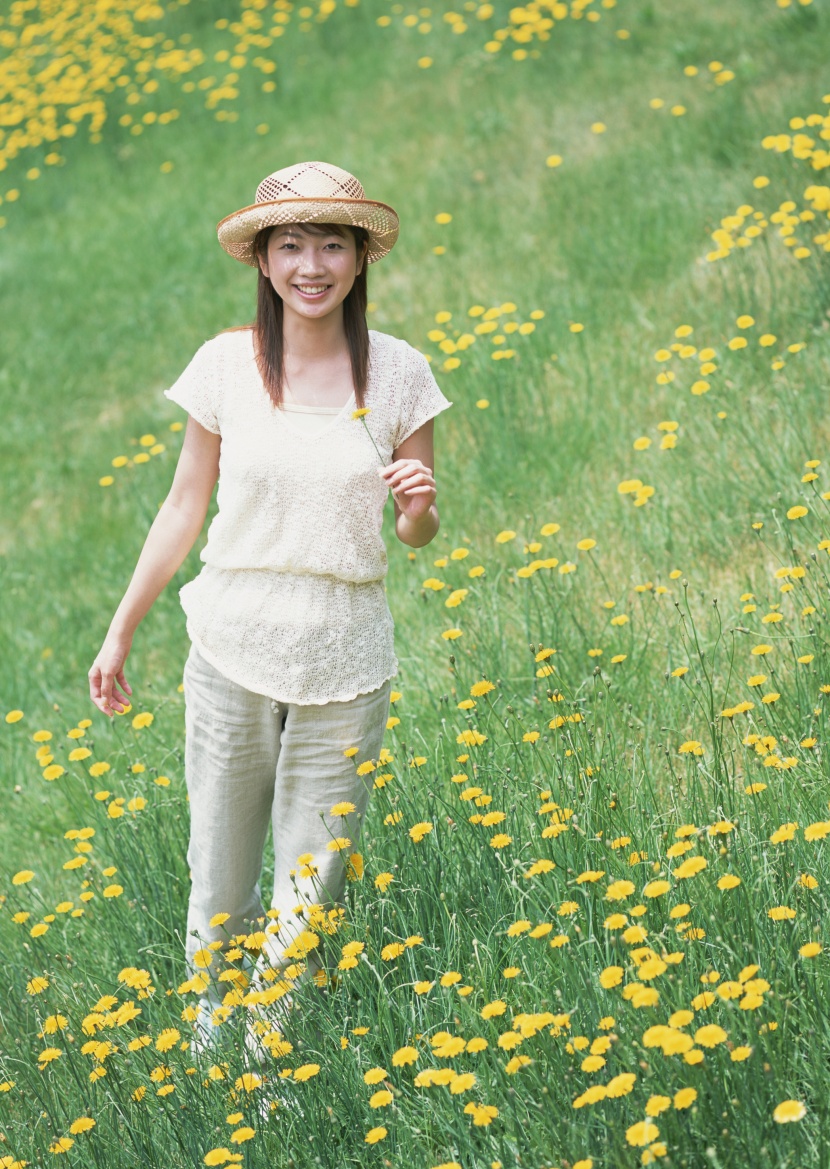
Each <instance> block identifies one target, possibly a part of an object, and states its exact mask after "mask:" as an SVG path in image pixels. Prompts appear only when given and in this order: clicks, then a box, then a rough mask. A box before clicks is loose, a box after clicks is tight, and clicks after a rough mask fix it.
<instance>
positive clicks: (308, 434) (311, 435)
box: [273, 390, 357, 439]
mask: <svg viewBox="0 0 830 1169" xmlns="http://www.w3.org/2000/svg"><path fill="white" fill-rule="evenodd" d="M356 401H357V399H356V398H355V394H354V390H352V392H351V394H350V395H349V399H348V401H347V402H346V404H345V405H344V406H343V408H342V409H341V410H340V411H339V412H338V413H337V414H333V415H332V417H331V419H330V420H329V422H328V423H327V424H326V425H325V426H323V427H321V428H320V429H319V430H314V431H307V430H302V429H301V428H300V427H299V426H295V425H294V423H293V422H290V421H289V419H288V417H287V415H286V411H285V410H283V409H281V408H280V407H278V406H273V410H274V413H275V414H277V415H279V417H280V419H281V420H282V423H283V425H284V426H287V427H288V429H289V430H291V431H293V433H294V434H296V435H299V437H300V438H306V439H315V438H322V436H323V435H324V434H328V432H329V431H330V430H333V429H334V427H335V426H336V425H337V423H338V422H339V421H340V419H341V418H342V417H343V415H344V414H345V413H346V411H347V410H348V409H349V407H350V406H352V405H353V404H354V403H355V402H356ZM354 408H355V409H357V407H356V406H355V407H354Z"/></svg>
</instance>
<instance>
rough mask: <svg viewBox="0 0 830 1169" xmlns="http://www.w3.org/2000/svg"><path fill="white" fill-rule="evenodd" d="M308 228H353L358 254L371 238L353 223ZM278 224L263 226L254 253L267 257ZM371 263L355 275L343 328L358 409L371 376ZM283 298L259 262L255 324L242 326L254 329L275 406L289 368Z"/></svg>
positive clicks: (341, 231)
mask: <svg viewBox="0 0 830 1169" xmlns="http://www.w3.org/2000/svg"><path fill="white" fill-rule="evenodd" d="M302 227H303V228H304V229H305V230H306V231H310V232H313V233H314V234H316V235H331V234H332V233H334V234H335V235H339V236H343V235H345V234H346V232H347V231H351V233H352V235H353V236H354V240H355V246H356V248H357V254H358V255H360V254H361V252H362V250H363V242H364V240H365V241H368V239H369V233H368V232H367V231H366V230H365V228H363V227H356V226H353V225H352V224H350V223H308V222H307V223H303V224H302ZM273 230H274V226H270V227H263V228H262V229H261V230H260V231H258V232H257V234H256V235H255V236H254V254H255V255H259V256H262V258H263V259H266V257H267V254H268V238H269V236H270V235H271V232H272V231H273ZM368 267H369V265H368V264H367V263H366V261H365V259H364V261H363V266H362V267H361V269H360V272H359V274H358V275H357V276H356V277H355V280H354V284H353V285H352V287H351V289H350V291H349V294H348V296H347V297H346V299H345V300H344V301H343V327H344V329H345V331H346V340H347V341H348V344H349V355H350V357H351V363H352V380H353V382H354V388H355V400H356V402H357V408H358V409H360V408H362V406H363V404H364V397H365V394H366V387H367V383H368V376H369V328H368V325H367V324H366V303H367V300H368V296H367V289H366V270H367V268H368ZM282 318H283V309H282V297H281V296H280V295H279V293H277V292H276V290H275V289H274V286H273V284H272V283H271V281H270V280H269V279H268V277H267V276H265V275H263V272H262V269H261V268H260V267H259V264H257V305H256V320H255V321H254V323H253V324H252V325H239V326H237V327H236V328H239V329H253V331H254V351H255V354H256V362H257V366H258V368H259V372H260V376H261V377H262V381H263V383H264V385H265V388H266V390H267V391H268V396H269V397H270V398H271V401H272V402H273V403H274V405H275V406H279V405H280V404H281V402H282V386H283V378H284V376H285V371H284V368H283V355H284V348H283V332H282ZM224 331H225V332H234V331H236V330H235V329H226V330H224Z"/></svg>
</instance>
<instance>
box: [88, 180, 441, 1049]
mask: <svg viewBox="0 0 830 1169" xmlns="http://www.w3.org/2000/svg"><path fill="white" fill-rule="evenodd" d="M217 232H218V237H219V242H220V244H221V245H222V247H223V248H224V249H225V251H226V252H228V254H229V255H231V256H233V257H234V258H235V259H237V260H240V261H241V262H243V263H246V264H250V265H252V266H255V267H257V268H258V295H257V315H256V321H255V322H254V324H253V325H250V326H244V327H241V328H234V329H228V330H226V331H224V332H221V333H219V334H217V335H216V336H215V337H212V338H211V339H210V340H208V341H206V342H205V343H204V344H203V345H202V346H201V347H200V349H199V350H198V352H197V353H196V354H195V356H194V357H193V359H192V360H191V362H190V364H189V365H188V366H187V368H186V369H185V370H184V372H183V373H182V374H181V376H180V377H179V378H178V380H177V381H176V382H175V384H174V385H173V386H171V387H170V389H168V390H165V395H166V397H168V398H170V399H171V400H172V401H174V402H176V403H178V404H179V405H181V406H183V407H184V408H185V409H186V410H187V411H188V413H189V415H190V417H189V419H188V423H187V429H186V431H185V437H184V442H183V445H182V450H181V454H180V456H179V461H178V465H177V467H176V472H175V475H174V478H173V483H172V486H171V488H170V492H169V494H168V496H167V498H166V500H165V501H164V503H163V504H162V506H161V508H160V510H159V514H158V516H157V517H156V519H155V520H154V521H153V524H152V527H151V528H150V532H149V534H148V536H147V539H146V542H145V545H144V548H143V549H142V552H141V555H140V557H139V560H138V564H137V567H136V570H135V573H134V575H133V577H132V580H131V581H130V584H129V587H128V588H127V591H126V593H125V595H124V598H123V600H122V601H121V604H120V605H119V606H118V609H117V611H116V613H115V616H114V617H113V619H112V622H111V624H110V628H109V631H108V633H107V636H106V638H105V640H104V644H103V646H102V647H101V650H100V652H99V654H98V656H97V657H96V659H95V662H94V664H93V666H92V668H91V669H90V671H89V687H90V696H91V698H92V701H93V702H94V703H95V704H96V706H98V707H99V709H100V710H102V711H103V712H104V713H105V714H107V715H108V716H110V717H111V716H112V714H113V713H114V712H115V711H117V712H119V713H120V712H122V711H123V710H124V709H125V708H126V707H127V706H128V705H129V702H130V695H131V694H132V687H131V686H130V685H129V683H128V682H127V679H126V676H125V673H124V666H125V662H126V659H127V655H128V654H129V652H130V648H131V646H132V641H133V636H134V634H135V631H136V628H137V627H138V624H139V622H140V621H141V620H142V618H143V617H144V616H145V615H146V613H147V612H148V611H149V609H150V607H151V606H152V604H153V602H154V601H155V599H156V598H157V596H158V595H159V593H160V592H161V591H162V589H163V588H164V586H165V585H166V584H167V583H168V581H169V580H170V579H171V577H172V576H173V575H174V573H175V572H176V571H177V569H178V568H179V566H180V565H181V564H182V562H183V561H184V559H185V557H186V556H187V554H188V552H189V551H190V549H191V548H192V546H193V544H194V542H195V540H196V537H197V536H198V535H199V533H200V532H201V529H202V526H203V523H204V520H205V516H206V514H207V510H208V505H209V502H210V499H211V496H212V493H213V488H214V486H215V484H216V481H217V478H218V479H219V488H218V495H217V503H218V512H217V514H216V516H215V518H214V519H213V521H212V523H211V525H210V528H209V531H208V539H207V543H206V545H205V547H204V549H203V550H202V552H201V559H202V560H203V561H204V562H205V563H204V567H203V568H202V570H201V572H200V573H199V575H198V576H197V577H196V578H195V579H194V580H192V581H189V582H188V583H187V584H186V585H184V586H183V587H182V588H181V589H180V598H181V602H182V607H183V609H184V611H185V613H186V615H187V631H188V634H189V636H190V638H191V643H192V644H191V648H190V653H189V655H188V658H187V661H186V663H185V668H184V697H185V733H186V737H185V779H186V785H187V791H188V798H189V803H190V817H191V826H190V841H189V846H188V853H187V860H188V864H189V865H190V869H191V881H192V888H191V892H190V901H189V905H188V914H187V940H186V959H187V964H188V970H189V973H190V974H191V976H197V975H201V976H204V979H205V981H206V983H207V985H206V986H205V987H204V990H203V992H202V994H201V998H200V1008H201V1009H200V1011H199V1014H198V1018H197V1028H198V1036H197V1037H196V1038H194V1041H193V1051H194V1053H196V1052H198V1051H199V1050H201V1049H202V1048H203V1047H204V1046H207V1045H210V1044H212V1042H213V1040H214V1038H215V1036H214V1029H215V1027H216V1026H218V1025H219V1024H220V1023H221V1022H222V1021H223V1019H224V1018H225V1017H226V1016H227V1014H228V1013H229V1010H230V1008H229V1007H222V1006H221V1005H220V1004H221V1003H222V999H223V998H224V996H225V994H226V993H227V992H228V990H230V989H231V988H232V987H233V986H234V985H235V983H234V982H233V981H228V980H227V979H224V980H223V981H221V982H220V981H219V980H218V976H219V974H220V973H222V972H223V971H228V969H229V964H230V962H231V961H232V960H233V958H232V956H231V958H229V959H227V960H225V958H224V954H225V951H227V950H228V949H229V948H230V946H231V945H232V944H233V945H236V944H237V943H238V944H239V948H237V951H236V953H237V956H238V954H239V952H240V949H241V947H242V946H244V943H245V939H247V938H249V935H251V934H252V933H254V932H258V934H259V938H258V943H257V942H256V941H255V940H254V939H251V943H252V948H253V949H254V950H256V949H257V945H258V944H261V947H262V949H261V958H260V961H259V962H258V963H257V964H256V965H255V966H254V967H253V968H252V969H251V971H250V972H251V973H252V975H253V977H252V983H251V989H253V990H255V991H256V992H257V993H256V1002H257V1003H259V1004H260V1005H269V1004H270V1003H273V1002H275V1001H277V1000H278V999H282V1002H281V1003H280V1009H281V1010H282V1009H284V1008H285V1007H287V1006H288V1005H289V1004H290V1002H291V995H290V993H286V992H287V989H288V987H289V985H290V982H288V981H286V979H285V978H284V977H282V978H280V977H279V975H280V974H281V972H282V971H284V970H286V968H288V967H289V966H290V965H291V964H292V963H298V962H299V963H300V964H301V969H303V970H304V971H305V976H309V975H310V974H312V973H313V972H319V971H321V970H322V962H321V959H320V957H319V956H318V950H319V948H320V946H319V945H318V944H317V943H316V942H315V941H314V932H315V931H314V927H315V926H316V927H317V929H316V934H317V937H318V938H320V939H321V942H320V944H322V940H323V939H324V938H325V935H326V933H331V932H333V921H336V920H337V910H338V908H339V903H340V900H341V897H342V894H343V891H344V888H345V880H346V866H347V864H348V860H349V856H350V854H351V852H352V851H353V850H354V849H355V847H356V844H357V840H358V836H359V833H360V828H361V822H362V819H363V816H364V814H365V811H366V807H367V805H368V801H369V796H370V793H371V789H372V785H373V779H372V775H371V771H372V770H373V766H377V763H378V761H379V757H380V752H381V745H382V740H383V732H384V730H385V728H386V722H387V719H388V713H389V702H390V693H391V685H392V678H393V677H394V676H395V675H396V674H397V671H398V661H397V658H396V657H395V653H394V638H393V633H394V625H393V621H392V617H391V614H390V612H389V607H388V604H387V601H386V594H385V589H384V577H385V575H386V571H387V559H386V549H385V545H384V543H383V539H382V536H381V523H382V517H383V510H384V504H385V501H386V498H387V495H388V493H389V491H390V490H391V492H392V496H393V500H394V504H395V530H396V534H397V536H398V538H399V539H400V540H401V541H402V542H403V543H405V544H408V545H410V546H411V547H413V548H417V547H422V546H423V545H425V544H428V543H429V542H430V540H432V539H433V537H434V536H435V534H436V532H437V530H438V526H439V518H438V512H437V510H436V507H435V498H436V486H435V478H434V459H433V434H432V431H433V423H432V419H433V418H434V417H435V415H436V414H439V413H440V412H441V411H443V410H445V409H446V408H447V407H448V406H451V405H452V402H450V401H448V400H447V398H445V397H444V395H443V394H442V392H441V390H440V389H439V388H438V385H437V384H436V382H435V379H434V377H433V375H432V371H431V370H430V367H429V363H428V362H427V360H426V358H425V357H424V356H423V355H422V354H421V353H419V352H418V350H416V349H415V348H414V347H413V346H411V345H409V344H407V343H406V342H405V341H402V340H400V339H399V338H396V337H393V336H391V335H389V334H385V333H380V332H377V331H376V330H372V329H368V328H367V325H366V316H365V314H366V266H367V265H368V264H371V263H374V262H376V261H377V260H380V259H382V258H383V256H385V255H387V254H388V253H389V251H390V250H391V248H392V246H393V245H394V243H395V240H396V239H397V235H398V217H397V215H396V213H395V212H394V211H393V210H392V208H391V207H389V206H387V205H386V204H385V203H379V202H377V201H375V200H371V199H366V198H365V196H364V191H363V187H362V186H361V184H360V183H359V182H358V181H357V179H356V178H355V177H354V176H353V175H351V174H349V173H348V172H347V171H344V170H341V169H340V168H339V167H336V166H333V165H331V164H328V163H322V162H308V163H300V164H297V165H295V166H290V167H286V168H284V169H283V170H280V171H277V172H275V173H274V174H271V175H268V176H267V177H266V178H265V179H263V181H262V182H261V183H260V184H259V187H258V188H257V191H256V196H255V202H254V204H253V205H251V206H249V207H245V208H242V209H241V210H240V211H236V212H234V213H233V214H232V215H229V216H227V217H226V218H224V219H223V220H222V221H221V222H220V223H219V224H218V227H217ZM116 683H117V684H118V685H116ZM119 685H120V687H121V691H119V689H118V686H119ZM362 763H366V764H367V767H365V768H363V769H361V768H360V764H362ZM358 771H361V774H358ZM269 820H270V822H271V824H272V828H273V833H274V854H275V876H274V893H273V897H272V899H271V909H270V911H269V913H268V915H266V914H265V912H264V910H263V906H262V902H261V900H260V887H259V880H260V875H261V866H262V853H263V846H264V843H265V838H266V835H267V829H268V823H269ZM332 911H334V913H332ZM341 912H342V910H341ZM266 916H268V917H270V918H271V919H272V920H271V921H270V922H269V923H268V925H267V926H266V928H265V929H264V930H263V925H264V923H265V921H266ZM327 919H328V920H327ZM325 925H328V930H326V929H325ZM321 926H322V927H323V928H322V929H321V928H320V927H321ZM310 927H311V928H310ZM303 931H305V933H304V932H303ZM211 943H214V944H217V943H218V944H219V945H218V946H217V949H216V950H215V951H213V950H210V949H209V947H210V946H211ZM309 947H311V948H309ZM302 963H305V966H303V965H302ZM206 967H207V969H206ZM289 973H291V972H290V971H289ZM243 983H244V980H243ZM217 1007H219V1010H218V1011H216V1008H217ZM265 1030H267V1024H266V1025H265V1026H263V1024H262V1023H260V1024H258V1025H257V1027H256V1028H254V1027H253V1026H252V1024H250V1023H249V1026H248V1038H247V1043H248V1047H249V1048H250V1050H251V1051H252V1052H253V1051H256V1053H257V1056H258V1058H260V1059H262V1058H263V1053H262V1049H261V1047H259V1046H258V1043H257V1034H259V1035H262V1034H263V1033H264V1031H265Z"/></svg>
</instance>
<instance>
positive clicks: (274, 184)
mask: <svg viewBox="0 0 830 1169" xmlns="http://www.w3.org/2000/svg"><path fill="white" fill-rule="evenodd" d="M338 196H345V197H346V198H347V199H365V198H366V193H365V191H364V190H363V186H362V184H361V183H359V182H358V180H357V179H356V178H355V177H354V175H350V174H349V172H348V171H347V170H341V168H340V167H339V166H334V165H333V164H332V163H330V162H298V163H297V164H296V165H295V166H287V167H284V168H283V170H278V171H274V173H273V174H272V175H268V176H267V177H266V178H264V179H263V180H262V182H261V183H260V184H259V186H258V187H257V189H256V195H254V202H255V203H270V202H272V201H273V200H275V199H291V198H295V199H321V198H322V199H336V198H337V197H338Z"/></svg>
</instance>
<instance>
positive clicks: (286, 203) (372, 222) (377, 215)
mask: <svg viewBox="0 0 830 1169" xmlns="http://www.w3.org/2000/svg"><path fill="white" fill-rule="evenodd" d="M303 222H306V223H344V224H351V225H352V226H354V227H363V228H365V230H366V231H367V232H368V233H369V250H368V251H367V253H366V263H367V264H373V263H375V262H376V261H377V260H381V259H383V257H384V256H386V255H388V254H389V252H390V251H391V250H392V248H393V247H394V245H395V241H396V240H397V238H398V230H399V220H398V215H397V212H396V211H395V210H394V209H393V208H392V207H390V206H389V205H388V204H387V203H380V202H378V201H377V200H376V199H347V198H342V197H340V198H336V199H335V198H319V199H274V200H272V201H270V202H268V203H254V204H252V205H251V206H250V207H242V208H241V209H240V210H239V211H234V212H232V214H230V215H226V216H225V218H224V219H220V221H219V223H218V224H217V225H216V234H217V236H218V237H219V243H220V244H221V245H222V247H223V248H224V249H225V251H226V252H227V253H228V255H229V256H233V258H234V259H235V260H240V261H241V262H242V263H243V264H250V265H251V266H252V267H254V268H256V267H257V266H258V264H257V259H256V256H255V255H254V248H253V241H254V237H255V236H256V234H257V232H258V231H261V230H262V228H263V227H275V226H276V225H277V224H279V223H303Z"/></svg>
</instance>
